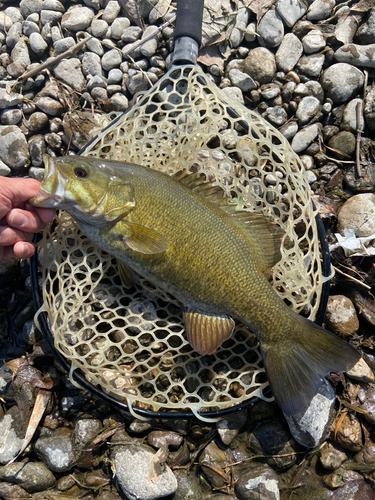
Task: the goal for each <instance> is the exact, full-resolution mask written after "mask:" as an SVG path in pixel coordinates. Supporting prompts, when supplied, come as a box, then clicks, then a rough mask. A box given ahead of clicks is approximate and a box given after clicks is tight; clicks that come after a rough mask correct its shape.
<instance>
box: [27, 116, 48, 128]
mask: <svg viewBox="0 0 375 500" xmlns="http://www.w3.org/2000/svg"><path fill="white" fill-rule="evenodd" d="M48 122H49V119H48V116H47V115H46V114H45V113H41V112H39V111H37V112H36V113H32V114H31V115H30V117H29V121H28V124H27V126H28V129H29V130H30V132H39V131H40V130H42V129H43V128H44V127H46V126H47V125H48Z"/></svg>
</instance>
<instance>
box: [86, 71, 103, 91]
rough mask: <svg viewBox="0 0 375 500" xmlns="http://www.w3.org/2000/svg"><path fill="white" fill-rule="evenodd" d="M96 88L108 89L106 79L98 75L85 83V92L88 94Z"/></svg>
mask: <svg viewBox="0 0 375 500" xmlns="http://www.w3.org/2000/svg"><path fill="white" fill-rule="evenodd" d="M96 87H100V88H102V89H106V88H107V87H108V82H107V80H106V78H104V77H102V76H99V75H95V76H93V77H92V78H90V80H89V81H88V82H87V87H86V88H87V90H88V91H89V92H91V91H92V89H94V88H96Z"/></svg>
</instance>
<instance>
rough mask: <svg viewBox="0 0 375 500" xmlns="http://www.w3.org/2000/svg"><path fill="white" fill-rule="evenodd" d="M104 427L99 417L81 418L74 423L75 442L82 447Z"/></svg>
mask: <svg viewBox="0 0 375 500" xmlns="http://www.w3.org/2000/svg"><path fill="white" fill-rule="evenodd" d="M101 429H102V423H101V421H100V420H99V419H97V418H80V419H78V420H77V421H76V422H75V425H74V434H73V439H74V444H75V446H76V447H78V448H80V447H82V446H84V445H85V444H86V443H87V442H88V441H89V440H90V439H92V438H93V437H94V436H96V435H97V434H98V433H99V432H100V430H101Z"/></svg>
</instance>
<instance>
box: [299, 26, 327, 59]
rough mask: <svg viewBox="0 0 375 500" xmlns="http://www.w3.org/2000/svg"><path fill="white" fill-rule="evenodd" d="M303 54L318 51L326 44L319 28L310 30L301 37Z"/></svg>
mask: <svg viewBox="0 0 375 500" xmlns="http://www.w3.org/2000/svg"><path fill="white" fill-rule="evenodd" d="M302 45H303V50H304V52H305V54H313V53H314V52H319V51H320V50H322V49H324V47H325V46H326V41H325V38H324V36H323V35H322V32H321V31H320V30H311V31H309V32H308V33H307V35H305V36H304V37H303V38H302Z"/></svg>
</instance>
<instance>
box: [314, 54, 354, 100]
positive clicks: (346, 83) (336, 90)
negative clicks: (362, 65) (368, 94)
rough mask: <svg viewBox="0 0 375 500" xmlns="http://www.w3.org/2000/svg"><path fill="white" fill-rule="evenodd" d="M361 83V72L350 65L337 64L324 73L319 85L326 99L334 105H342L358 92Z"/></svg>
mask: <svg viewBox="0 0 375 500" xmlns="http://www.w3.org/2000/svg"><path fill="white" fill-rule="evenodd" d="M363 82H364V76H363V73H362V71H360V70H359V69H357V68H355V67H353V66H351V65H350V64H346V63H337V64H333V65H332V66H330V67H329V68H327V69H326V70H325V71H324V73H323V75H322V77H321V82H320V83H321V85H322V87H323V89H324V91H325V92H326V95H327V97H329V98H330V99H332V101H333V102H334V103H335V104H343V103H344V102H347V101H348V100H349V99H351V98H352V97H354V96H355V95H356V94H357V93H358V92H359V91H360V89H361V88H362V86H363Z"/></svg>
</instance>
